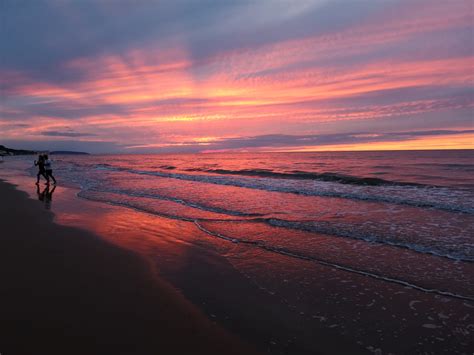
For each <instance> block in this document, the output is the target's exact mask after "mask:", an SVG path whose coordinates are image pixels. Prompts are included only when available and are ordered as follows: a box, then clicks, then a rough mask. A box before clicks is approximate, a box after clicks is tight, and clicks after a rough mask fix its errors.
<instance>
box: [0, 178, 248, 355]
mask: <svg viewBox="0 0 474 355" xmlns="http://www.w3.org/2000/svg"><path fill="white" fill-rule="evenodd" d="M0 195H1V196H2V201H1V203H0V216H2V219H1V221H2V223H1V228H2V232H1V234H0V280H1V282H0V295H1V302H0V316H1V322H0V353H2V354H7V355H10V354H13V355H23V354H25V355H26V354H28V355H30V354H40V355H41V354H48V355H51V354H61V355H63V354H69V355H74V354H81V355H83V354H100V355H103V354H121V355H122V354H133V355H142V354H143V355H145V354H146V355H147V354H219V355H221V354H253V353H254V350H253V349H251V348H250V347H249V346H247V345H245V344H243V343H242V342H241V341H240V340H239V339H238V338H237V337H235V336H233V335H230V334H229V333H227V332H226V331H224V330H223V329H222V328H220V327H218V326H217V325H216V324H214V323H212V322H211V321H210V320H208V319H207V318H206V317H205V316H204V315H203V314H202V313H200V312H199V311H198V310H197V309H196V308H195V307H194V306H193V305H192V304H190V303H189V302H188V301H186V300H185V299H184V298H183V296H181V295H180V294H179V293H177V292H176V291H175V290H174V289H172V288H171V287H170V286H169V285H168V284H167V283H165V282H164V281H163V280H161V279H159V278H158V277H157V276H156V275H154V274H153V273H152V272H151V270H150V269H149V267H148V266H147V265H146V263H145V261H143V260H142V259H140V258H139V257H138V256H136V255H134V254H132V253H131V252H128V251H126V250H123V249H120V248H118V247H115V246H113V245H111V244H109V243H107V242H106V241H103V240H102V239H100V238H98V237H97V236H95V235H94V234H92V233H89V232H87V231H84V230H81V229H77V228H71V227H65V226H60V225H57V224H55V223H53V219H52V218H53V215H52V213H51V212H49V211H46V210H44V209H43V208H42V206H41V205H40V203H39V202H38V201H33V200H30V199H28V198H27V195H26V194H25V193H23V192H20V191H18V190H16V189H15V188H14V187H13V186H12V185H9V184H7V183H4V182H2V181H0ZM25 222H26V223H25Z"/></svg>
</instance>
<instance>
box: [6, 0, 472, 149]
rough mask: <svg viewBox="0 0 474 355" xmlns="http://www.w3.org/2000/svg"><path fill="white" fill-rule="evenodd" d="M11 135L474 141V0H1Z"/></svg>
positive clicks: (184, 142) (374, 144) (53, 140)
mask: <svg viewBox="0 0 474 355" xmlns="http://www.w3.org/2000/svg"><path fill="white" fill-rule="evenodd" d="M0 105H1V107H0V144H4V145H6V146H10V147H13V148H25V149H38V150H81V151H87V152H91V153H194V152H220V151H224V152H227V151H231V152H232V151H320V150H335V151H337V150H384V149H466V148H469V149H473V148H474V124H473V123H474V2H473V1H471V0H450V1H445V0H290V1H279V0H252V1H250V0H224V1H222V0H215V1H211V0H199V1H193V0H185V1H182V0H169V1H154V0H93V1H92V0H77V1H65V0H61V1H60V0H57V1H44V0H35V1H28V0H0Z"/></svg>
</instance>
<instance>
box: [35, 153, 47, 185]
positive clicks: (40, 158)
mask: <svg viewBox="0 0 474 355" xmlns="http://www.w3.org/2000/svg"><path fill="white" fill-rule="evenodd" d="M35 166H37V167H38V174H36V185H38V184H39V182H40V176H41V175H42V176H43V177H44V178H45V179H46V181H49V179H48V177H47V176H46V170H45V168H44V157H43V155H42V154H40V155H38V160H35Z"/></svg>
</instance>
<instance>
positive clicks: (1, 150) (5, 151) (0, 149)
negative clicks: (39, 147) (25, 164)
mask: <svg viewBox="0 0 474 355" xmlns="http://www.w3.org/2000/svg"><path fill="white" fill-rule="evenodd" d="M36 153H37V152H36V151H34V150H25V149H12V148H7V147H5V146H4V145H0V155H33V154H36Z"/></svg>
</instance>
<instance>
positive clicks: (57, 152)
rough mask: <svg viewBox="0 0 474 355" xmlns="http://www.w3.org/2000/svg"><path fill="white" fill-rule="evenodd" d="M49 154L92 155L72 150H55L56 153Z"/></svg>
mask: <svg viewBox="0 0 474 355" xmlns="http://www.w3.org/2000/svg"><path fill="white" fill-rule="evenodd" d="M49 154H51V155H53V154H56V155H59V154H62V155H90V154H89V153H86V152H74V151H70V150H55V151H52V152H50V153H49Z"/></svg>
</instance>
